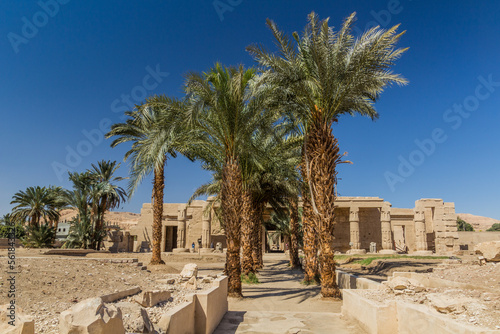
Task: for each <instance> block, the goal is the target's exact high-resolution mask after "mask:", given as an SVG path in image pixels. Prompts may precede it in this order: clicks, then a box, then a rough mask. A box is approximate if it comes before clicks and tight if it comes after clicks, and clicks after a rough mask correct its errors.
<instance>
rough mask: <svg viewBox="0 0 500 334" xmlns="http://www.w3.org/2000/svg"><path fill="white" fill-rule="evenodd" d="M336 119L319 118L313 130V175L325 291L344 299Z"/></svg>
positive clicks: (310, 145)
mask: <svg viewBox="0 0 500 334" xmlns="http://www.w3.org/2000/svg"><path fill="white" fill-rule="evenodd" d="M331 125H332V122H323V121H320V120H316V121H315V122H314V123H313V124H312V126H311V129H310V130H311V131H310V132H309V138H308V147H307V150H308V153H309V154H310V160H309V163H310V177H311V184H312V187H311V188H312V191H313V194H312V196H311V200H314V203H312V204H314V205H315V208H314V207H313V209H314V210H315V211H316V210H317V211H316V212H314V217H315V218H316V219H315V220H316V228H317V231H318V235H319V243H320V247H321V254H320V258H319V260H320V268H321V294H322V295H323V297H334V298H340V290H339V288H338V286H337V283H336V277H335V260H334V250H333V239H334V236H333V232H334V226H335V206H334V202H335V186H336V183H337V172H336V166H337V164H338V163H340V161H341V155H339V147H338V143H337V140H336V139H335V137H334V136H333V133H332V130H331Z"/></svg>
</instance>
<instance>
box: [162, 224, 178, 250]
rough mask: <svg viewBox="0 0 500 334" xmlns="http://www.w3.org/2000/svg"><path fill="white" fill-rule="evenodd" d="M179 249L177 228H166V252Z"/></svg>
mask: <svg viewBox="0 0 500 334" xmlns="http://www.w3.org/2000/svg"><path fill="white" fill-rule="evenodd" d="M174 248H177V226H165V252H172V251H173V249H174Z"/></svg>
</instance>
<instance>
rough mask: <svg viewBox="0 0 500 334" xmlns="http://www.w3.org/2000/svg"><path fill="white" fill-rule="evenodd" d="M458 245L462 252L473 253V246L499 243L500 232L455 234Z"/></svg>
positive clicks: (461, 232)
mask: <svg viewBox="0 0 500 334" xmlns="http://www.w3.org/2000/svg"><path fill="white" fill-rule="evenodd" d="M457 235H458V244H459V247H460V248H461V249H462V250H469V251H473V250H474V246H476V245H477V244H480V243H481V242H486V241H500V232H465V231H460V232H457Z"/></svg>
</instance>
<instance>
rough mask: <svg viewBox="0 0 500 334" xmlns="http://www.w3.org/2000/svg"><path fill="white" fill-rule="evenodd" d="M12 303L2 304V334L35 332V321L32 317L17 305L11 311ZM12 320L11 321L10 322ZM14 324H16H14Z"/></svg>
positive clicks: (0, 318) (29, 333) (31, 333)
mask: <svg viewBox="0 0 500 334" xmlns="http://www.w3.org/2000/svg"><path fill="white" fill-rule="evenodd" d="M11 305H12V304H4V305H0V333H2V334H35V323H34V321H33V319H32V318H31V317H28V316H27V315H25V314H24V313H23V310H22V309H21V308H19V307H16V308H15V309H14V311H12V312H11V309H9V307H11ZM9 322H10V323H9ZM12 324H14V326H12Z"/></svg>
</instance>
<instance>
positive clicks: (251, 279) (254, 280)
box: [241, 273, 259, 284]
mask: <svg viewBox="0 0 500 334" xmlns="http://www.w3.org/2000/svg"><path fill="white" fill-rule="evenodd" d="M241 282H242V283H246V284H258V283H259V278H258V277H257V275H255V274H254V273H250V274H248V276H247V275H245V274H241Z"/></svg>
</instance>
